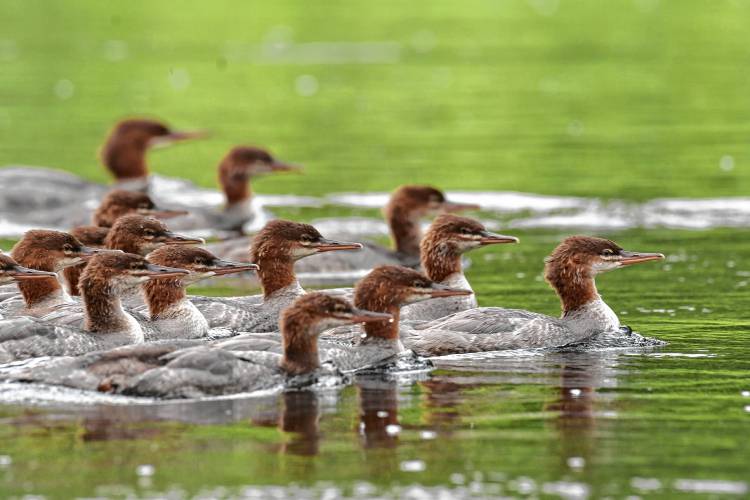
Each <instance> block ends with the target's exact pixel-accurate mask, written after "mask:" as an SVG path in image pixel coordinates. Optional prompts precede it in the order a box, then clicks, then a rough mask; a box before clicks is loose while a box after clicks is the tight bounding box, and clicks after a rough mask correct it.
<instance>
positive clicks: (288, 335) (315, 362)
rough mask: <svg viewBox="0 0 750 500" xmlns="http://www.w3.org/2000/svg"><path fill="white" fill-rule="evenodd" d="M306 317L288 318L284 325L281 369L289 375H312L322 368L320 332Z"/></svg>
mask: <svg viewBox="0 0 750 500" xmlns="http://www.w3.org/2000/svg"><path fill="white" fill-rule="evenodd" d="M307 319H308V318H304V317H300V318H297V317H294V316H293V317H291V318H289V317H287V321H286V322H285V323H284V325H282V330H281V337H282V340H283V343H284V357H283V358H282V359H281V369H282V370H284V371H285V372H286V373H287V374H289V375H301V374H303V373H310V372H313V371H315V370H317V369H318V368H320V358H319V357H318V331H317V328H316V325H315V324H312V323H311V322H310V321H307Z"/></svg>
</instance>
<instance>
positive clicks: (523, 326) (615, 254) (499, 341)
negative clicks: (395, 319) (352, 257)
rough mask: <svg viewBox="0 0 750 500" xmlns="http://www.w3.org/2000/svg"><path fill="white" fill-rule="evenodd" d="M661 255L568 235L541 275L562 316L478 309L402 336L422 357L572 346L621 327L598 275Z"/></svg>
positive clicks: (406, 330) (412, 328)
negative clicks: (601, 292)
mask: <svg viewBox="0 0 750 500" xmlns="http://www.w3.org/2000/svg"><path fill="white" fill-rule="evenodd" d="M663 258H664V255H662V254H660V253H643V252H629V251H626V250H623V249H622V248H620V247H619V246H618V245H617V244H616V243H614V242H612V241H610V240H606V239H602V238H593V237H589V236H572V237H570V238H567V239H565V240H564V241H563V242H562V243H560V245H558V247H557V248H555V250H554V251H553V252H552V255H550V256H549V257H548V258H547V261H546V266H545V278H546V280H547V282H548V283H549V284H550V285H551V286H552V288H554V289H555V292H556V293H557V295H558V296H559V297H560V302H561V305H562V317H561V318H553V317H550V316H546V315H544V314H539V313H534V312H529V311H524V310H520V309H503V308H500V307H479V308H476V309H470V310H467V311H463V312H459V313H456V314H453V315H451V316H446V317H444V318H441V319H438V320H435V321H430V322H427V323H421V324H416V325H412V326H410V327H402V329H401V339H402V341H403V342H404V345H405V346H406V347H408V348H410V349H413V350H414V351H415V352H417V353H418V354H420V355H423V356H440V355H445V354H457V353H466V352H481V351H495V350H504V349H525V348H544V347H560V346H566V345H569V344H575V343H578V342H581V341H584V340H586V339H589V338H591V337H592V336H594V335H597V334H600V333H603V332H611V331H617V330H619V329H620V320H619V319H618V318H617V315H616V314H615V313H614V311H612V309H610V307H609V306H608V305H607V304H605V303H604V301H603V300H602V298H601V297H600V296H599V293H598V291H597V289H596V284H595V282H594V279H595V277H596V275H597V274H599V273H602V272H605V271H610V270H613V269H619V268H622V267H627V266H631V265H634V264H639V263H642V262H650V261H654V260H661V259H663Z"/></svg>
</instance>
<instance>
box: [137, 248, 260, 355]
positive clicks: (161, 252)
mask: <svg viewBox="0 0 750 500" xmlns="http://www.w3.org/2000/svg"><path fill="white" fill-rule="evenodd" d="M147 260H148V261H149V262H151V263H152V264H156V265H159V266H164V267H172V268H179V269H185V270H187V271H190V274H188V275H186V276H175V277H171V278H156V279H152V280H149V281H147V282H146V283H144V284H143V285H141V290H142V292H143V295H144V299H145V302H146V305H145V306H142V307H139V308H137V311H138V312H140V313H141V314H143V315H145V316H146V317H147V318H148V326H149V327H150V328H148V329H146V328H144V333H145V334H146V340H157V339H194V338H201V337H205V336H206V334H207V333H208V330H209V326H208V321H206V318H205V317H203V315H202V314H201V313H200V311H198V309H197V308H196V307H195V306H194V305H193V303H192V302H190V301H189V300H188V298H187V292H186V288H187V287H188V285H191V284H193V283H196V282H197V281H200V280H203V279H206V278H211V277H214V276H226V275H228V274H232V273H239V272H244V271H257V270H258V266H257V265H255V264H243V263H237V262H229V261H225V260H221V259H219V258H218V257H216V256H215V255H214V254H212V253H211V252H209V251H208V250H205V249H203V248H200V247H194V246H177V245H168V246H164V247H161V248H158V249H157V250H154V251H153V252H151V253H150V254H148V257H147Z"/></svg>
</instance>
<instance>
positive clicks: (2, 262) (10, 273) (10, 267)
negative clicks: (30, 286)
mask: <svg viewBox="0 0 750 500" xmlns="http://www.w3.org/2000/svg"><path fill="white" fill-rule="evenodd" d="M56 276H57V275H56V274H55V273H51V272H47V271H39V270H37V269H29V268H28V267H23V266H21V265H19V264H18V262H16V261H15V260H13V258H12V257H10V256H9V255H5V254H3V253H0V285H7V284H9V283H17V282H21V281H25V280H34V279H40V278H50V277H51V278H54V277H56ZM0 319H3V315H2V314H0Z"/></svg>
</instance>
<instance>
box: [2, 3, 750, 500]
mask: <svg viewBox="0 0 750 500" xmlns="http://www.w3.org/2000/svg"><path fill="white" fill-rule="evenodd" d="M748 26H750V3H748V2H742V1H709V0H704V1H698V0H680V1H678V0H662V1H658V0H633V1H624V0H617V1H611V2H610V1H608V2H600V1H594V0H591V1H584V0H581V1H576V2H572V1H557V0H529V1H520V0H518V1H517V0H506V1H500V0H492V1H491V0H465V1H461V2H454V1H447V0H438V1H432V2H399V1H390V0H389V1H379V0H375V1H362V0H348V1H343V0H342V1H322V2H302V1H291V0H281V1H278V0H277V1H273V2H258V1H253V2H246V1H235V2H221V1H220V2H197V1H183V2H153V1H145V0H136V1H129V2H127V3H125V2H119V3H111V2H93V1H83V0H80V1H77V0H70V1H68V0H66V1H59V2H51V1H43V0H34V1H32V0H23V1H22V0H0V138H1V139H0V164H32V165H47V166H55V167H60V168H65V169H67V170H70V171H73V172H75V173H77V174H79V175H83V176H85V177H87V178H91V179H95V180H99V181H104V180H106V175H105V174H104V172H103V170H102V169H101V167H100V166H99V165H98V163H97V160H96V157H95V151H96V148H97V146H98V145H99V144H100V142H101V140H102V137H103V136H104V134H105V133H106V131H107V129H108V128H109V127H110V125H111V123H112V122H113V121H114V120H116V119H117V118H120V117H122V116H126V115H133V114H137V115H140V114H148V115H153V116H157V117H161V118H163V119H166V120H168V121H169V122H170V123H172V124H174V125H175V126H178V127H184V128H208V129H210V130H211V131H212V132H213V135H212V137H211V138H210V139H208V140H205V141H202V142H196V143H194V144H185V145H181V146H179V147H174V148H171V149H168V150H164V151H159V152H154V153H152V154H151V156H150V159H151V163H152V166H153V170H154V171H157V172H159V173H162V174H165V175H171V176H182V177H189V178H191V179H193V180H195V181H196V182H198V183H200V184H203V185H207V186H212V185H213V184H214V177H215V171H214V166H215V164H216V163H217V162H218V160H219V158H220V157H221V156H222V154H223V153H224V152H225V151H226V150H227V149H228V148H229V147H230V146H232V145H234V144H237V143H251V144H262V145H266V146H268V147H270V148H271V149H272V150H273V151H275V152H277V153H278V154H279V156H281V157H283V158H285V159H289V160H292V161H298V162H299V163H303V164H305V166H306V167H307V174H306V175H305V176H279V177H277V178H269V179H264V180H263V181H262V184H261V183H258V186H257V190H259V191H262V192H268V193H298V194H314V195H321V194H325V193H330V192H340V191H352V190H354V191H371V190H380V191H387V190H391V189H393V188H394V187H395V186H397V185H399V184H401V183H404V182H429V183H432V184H435V185H438V186H440V187H442V188H445V189H477V190H479V189H481V190H518V191H525V192H535V193H545V194H557V195H581V196H591V197H604V198H625V199H629V200H646V199H650V198H653V197H663V196H683V197H707V196H738V195H745V194H747V193H748V192H750V169H748V168H747V164H748V161H750V146H749V144H750V121H749V120H748V116H750V114H749V113H748V110H749V109H750V92H748V89H750V72H748V71H747V68H748V65H749V64H750V43H748V41H749V40H750V38H748V28H747V27H748ZM321 44H328V45H321ZM344 212H345V211H344ZM280 214H282V215H285V216H297V217H298V218H301V219H307V220H309V219H312V218H315V217H317V216H320V215H321V214H323V211H320V210H316V209H302V210H300V211H297V210H296V209H295V210H292V211H283V210H282V211H280ZM506 232H511V231H506ZM512 234H516V235H517V236H519V237H520V238H521V240H522V244H521V245H518V246H514V247H508V246H505V247H501V248H488V249H484V250H481V251H478V252H475V253H474V254H472V267H471V269H470V270H469V272H468V277H469V279H470V281H471V283H472V285H473V287H474V289H475V290H476V292H477V296H478V298H479V301H480V303H481V304H482V305H504V306H509V307H520V308H524V309H530V310H534V311H540V312H545V313H548V314H557V312H558V310H559V309H558V304H557V300H556V298H555V297H554V294H553V293H552V292H551V291H550V290H549V289H548V287H547V286H546V285H545V284H544V282H543V281H542V280H541V270H542V265H543V264H542V260H543V258H544V256H545V255H547V254H548V253H549V251H550V250H551V249H552V248H553V247H554V245H555V244H556V243H557V242H558V241H559V240H560V239H561V238H563V237H564V236H566V235H567V233H566V232H563V231H515V232H513V233H512ZM603 236H609V237H612V238H614V239H616V240H617V241H618V243H620V244H621V245H622V246H623V247H625V248H627V249H632V250H645V251H660V252H663V253H665V254H666V255H667V260H666V261H665V262H663V263H649V264H644V265H642V266H637V267H633V268H630V269H627V270H622V271H616V272H613V273H611V274H607V275H604V276H602V277H601V278H600V280H599V287H600V291H601V292H602V294H603V296H604V298H605V300H606V301H607V302H608V303H609V304H610V305H611V306H612V307H613V309H614V310H615V311H616V312H617V313H618V314H619V315H620V317H621V319H622V321H623V322H624V323H626V324H629V325H631V326H632V327H633V328H634V329H635V330H638V331H640V332H642V333H644V334H646V335H649V336H653V337H658V338H660V339H663V340H666V341H668V342H669V345H668V346H666V347H663V348H660V349H657V350H654V351H651V352H635V353H632V352H631V353H626V352H609V353H596V354H565V355H562V354H557V355H548V356H544V357H533V358H507V357H502V356H497V357H494V358H492V357H488V358H486V359H485V358H482V359H475V360H472V361H468V362H467V361H464V362H456V361H450V362H444V363H442V364H441V366H440V368H439V369H438V370H437V371H435V372H433V373H432V375H431V376H430V377H427V378H425V379H423V380H407V381H401V382H382V381H362V382H361V383H359V384H358V385H355V386H350V387H346V388H342V389H341V390H337V391H331V392H327V393H321V394H317V395H316V394H311V393H295V394H287V395H283V396H268V397H264V398H258V399H254V400H247V399H240V400H230V401H222V402H212V403H201V404H193V405H162V406H156V407H147V408H140V407H137V406H126V407H112V406H106V405H99V406H95V407H86V408H81V407H71V406H65V407H61V408H37V407H31V406H29V407H19V406H5V407H1V408H0V496H2V497H9V498H22V497H24V496H25V495H39V496H44V497H47V498H73V497H86V498H91V497H130V498H132V497H166V496H169V497H170V498H172V497H174V498H181V497H194V496H202V497H205V498H208V497H228V496H248V497H253V495H255V497H257V498H283V497H289V498H337V497H339V496H351V497H361V498H367V497H372V496H378V495H380V496H383V497H402V498H428V497H431V496H432V497H439V496H440V495H443V496H442V498H460V497H471V496H475V497H477V498H484V497H492V496H510V497H564V498H584V497H590V498H605V497H606V498H625V497H627V496H629V495H638V496H641V497H643V498H662V497H674V498H704V497H723V496H727V497H732V498H739V497H742V496H747V495H748V494H750V493H748V487H750V486H749V482H750V473H749V472H748V471H749V470H750V467H749V465H750V444H748V443H749V441H748V439H747V436H748V433H749V431H750V392H748V391H750V376H749V375H748V373H749V370H750V349H749V348H748V344H749V342H750V333H748V331H749V327H750V313H749V312H748V308H747V304H748V298H749V297H750V294H748V286H750V258H749V257H748V256H749V255H750V254H749V253H748V248H747V243H746V242H747V241H748V238H749V237H750V232H749V231H748V230H744V229H742V230H736V229H734V230H728V229H727V230H725V229H717V230H710V231H694V232H691V231H675V230H665V229H653V230H630V231H624V232H619V233H610V234H604V235H603ZM8 243H12V242H2V244H3V245H4V246H5V247H7V246H8V245H7V244H8ZM743 393H745V394H746V395H744V396H743ZM379 412H380V413H379ZM362 424H364V426H362ZM389 425H390V426H391V427H388V426H389ZM420 495H421V496H420Z"/></svg>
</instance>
